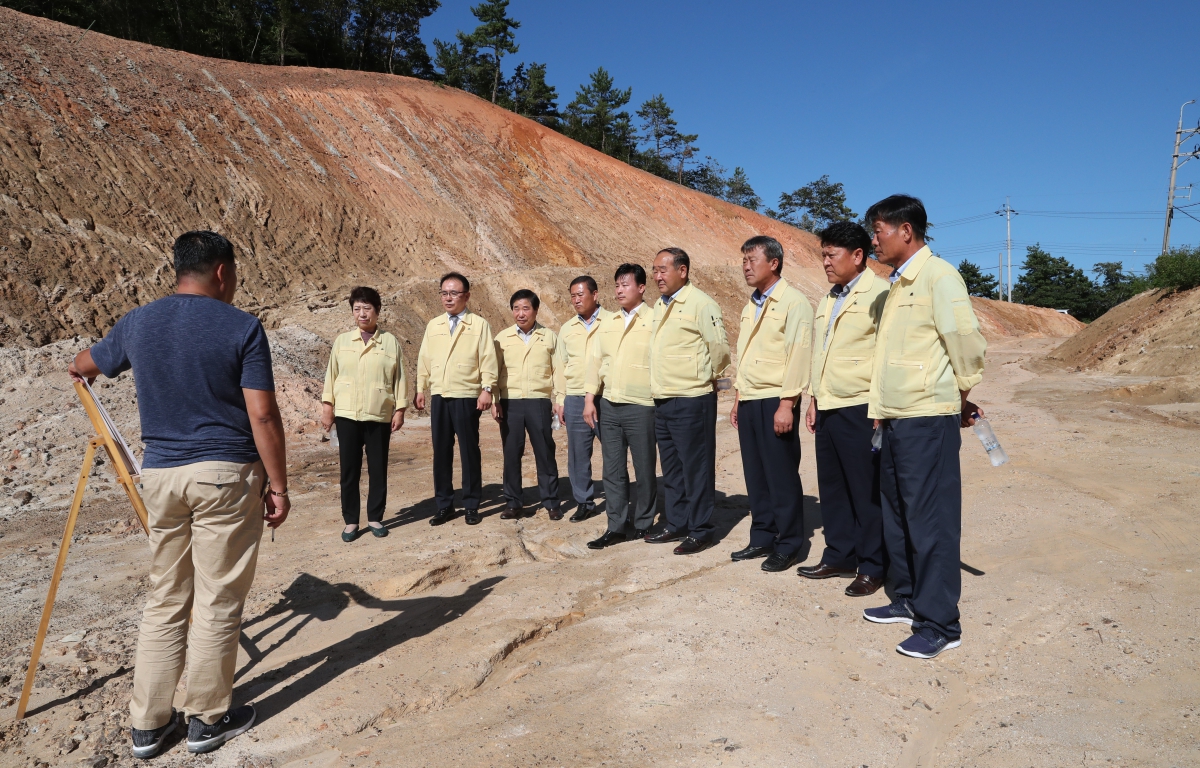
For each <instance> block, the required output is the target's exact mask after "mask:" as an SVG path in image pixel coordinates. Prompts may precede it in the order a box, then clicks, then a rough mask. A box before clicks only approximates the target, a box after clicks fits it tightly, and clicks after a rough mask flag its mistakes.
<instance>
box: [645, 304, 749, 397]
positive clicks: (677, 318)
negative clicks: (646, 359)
mask: <svg viewBox="0 0 1200 768" xmlns="http://www.w3.org/2000/svg"><path fill="white" fill-rule="evenodd" d="M729 362H730V360H729V342H728V341H727V340H726V338H725V325H724V324H723V323H722V322H721V308H720V307H719V306H717V302H715V301H713V300H712V298H711V297H710V296H709V295H708V294H706V293H704V292H703V291H701V290H700V289H699V288H696V287H695V286H694V285H692V284H691V283H688V284H687V285H685V286H683V287H682V288H680V289H679V292H678V293H676V294H675V298H674V299H672V300H671V303H670V304H664V303H663V301H662V299H661V298H660V299H658V300H657V301H655V302H654V338H653V340H652V341H651V343H650V392H651V394H652V395H653V397H655V398H664V397H700V396H701V395H707V394H708V393H709V392H715V391H716V390H715V388H714V387H713V382H714V381H716V380H717V379H718V378H720V376H721V372H722V371H724V370H725V369H726V368H727V367H728V366H729Z"/></svg>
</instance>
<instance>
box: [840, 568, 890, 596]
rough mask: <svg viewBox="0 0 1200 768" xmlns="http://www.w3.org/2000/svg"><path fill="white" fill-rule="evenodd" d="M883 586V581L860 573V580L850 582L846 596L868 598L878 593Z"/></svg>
mask: <svg viewBox="0 0 1200 768" xmlns="http://www.w3.org/2000/svg"><path fill="white" fill-rule="evenodd" d="M882 586H883V579H880V578H878V577H876V576H867V575H866V574H863V573H860V574H858V578H857V579H855V580H854V581H852V582H850V586H848V587H846V595H847V596H849V597H866V596H867V595H873V594H875V593H876V592H878V591H879V588H880V587H882Z"/></svg>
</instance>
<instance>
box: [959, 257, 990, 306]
mask: <svg viewBox="0 0 1200 768" xmlns="http://www.w3.org/2000/svg"><path fill="white" fill-rule="evenodd" d="M958 274H960V275H962V279H963V282H964V283H966V284H967V293H969V294H971V295H972V296H982V297H983V298H985V299H994V298H996V297H997V289H998V287H999V282H998V281H997V280H996V278H994V277H992V276H991V275H987V274H984V272H983V270H981V269H980V268H979V265H978V264H975V263H973V262H970V261H967V260H966V259H963V260H962V261H960V262H959V263H958Z"/></svg>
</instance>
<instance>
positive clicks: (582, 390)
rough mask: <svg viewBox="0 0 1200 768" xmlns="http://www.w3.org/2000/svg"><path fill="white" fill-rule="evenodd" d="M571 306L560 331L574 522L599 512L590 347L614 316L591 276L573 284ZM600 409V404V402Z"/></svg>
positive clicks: (562, 412)
mask: <svg viewBox="0 0 1200 768" xmlns="http://www.w3.org/2000/svg"><path fill="white" fill-rule="evenodd" d="M568 290H570V292H571V305H572V306H573V307H575V316H574V317H572V318H571V319H570V320H568V321H567V322H565V323H563V324H562V328H560V329H559V331H558V340H559V347H560V349H562V353H563V360H564V363H565V365H564V374H565V377H566V391H565V392H564V393H563V394H562V395H561V399H560V400H559V403H558V404H559V406H560V414H559V418H560V419H562V422H563V426H565V427H566V431H567V474H568V475H569V476H570V478H571V494H572V495H573V496H574V497H575V504H576V505H577V506H576V508H575V514H573V515H571V522H572V523H578V522H581V521H583V520H586V519H588V518H589V517H591V516H592V515H593V514H595V512H596V489H595V486H594V485H593V484H592V446H593V445H594V444H595V440H596V439H597V438H599V437H600V432H599V429H600V425H599V424H597V425H596V426H595V427H591V426H588V424H587V422H585V421H584V420H583V407H584V405H586V401H587V364H588V348H589V347H590V346H591V344H592V341H593V340H595V338H596V332H597V331H598V330H599V329H600V322H601V321H602V320H604V319H605V318H606V317H610V316H611V315H612V314H613V313H612V312H609V311H608V310H607V309H604V308H602V307H601V306H600V302H599V293H600V287H599V286H598V285H596V281H595V280H594V279H593V278H592V277H591V276H590V275H580V276H579V277H577V278H575V279H574V280H572V281H571V285H570V288H569V289H568ZM596 407H597V408H599V407H600V405H599V403H596Z"/></svg>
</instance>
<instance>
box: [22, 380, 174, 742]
mask: <svg viewBox="0 0 1200 768" xmlns="http://www.w3.org/2000/svg"><path fill="white" fill-rule="evenodd" d="M75 393H76V394H77V395H79V401H80V402H81V403H83V409H84V410H85V411H87V415H88V418H89V419H91V421H92V428H93V429H94V430H96V435H95V437H92V438H90V439H89V440H88V443H87V450H86V451H85V452H84V455H83V466H82V467H81V468H80V469H79V482H78V483H76V484H75V498H74V499H72V500H71V511H70V512H69V513H68V514H67V527H66V528H65V529H64V530H63V538H62V544H60V545H59V547H58V562H57V563H56V564H55V566H54V576H53V577H52V578H51V579H50V592H49V593H48V594H47V595H46V606H45V607H44V608H43V609H42V622H41V624H39V625H38V631H37V639H35V640H34V642H33V653H32V654H30V657H29V671H28V672H26V673H25V687H24V688H23V689H22V690H21V701H20V702H19V703H18V704H17V719H18V720H20V719H22V718H24V717H25V708H26V707H27V706H28V705H29V694H30V693H32V692H33V678H34V675H35V674H36V673H37V665H38V658H39V657H40V656H41V655H42V644H43V643H44V642H45V641H46V631H47V630H48V629H49V628H50V614H52V613H53V612H54V598H55V596H56V595H57V594H58V582H59V581H60V580H61V579H62V573H63V566H64V565H66V563H67V550H68V549H69V548H70V546H71V536H72V535H73V534H74V533H75V521H76V520H77V519H78V518H79V508H80V506H82V504H83V491H84V489H85V488H86V487H87V479H88V475H89V474H91V471H92V462H93V461H94V460H95V458H96V449H97V448H100V447H101V446H103V447H104V450H105V451H106V452H107V453H108V460H109V463H110V464H112V466H113V468H114V469H116V471H117V482H119V483H120V484H121V486H122V487H123V488H124V489H125V495H126V496H128V497H129V503H130V504H132V505H133V511H134V512H136V513H137V516H138V520H139V521H141V523H142V530H143V531H145V532H146V535H147V536H148V535H150V527H149V524H148V523H147V520H146V505H145V504H144V503H142V495H141V494H140V493H138V489H137V485H136V484H135V482H134V476H133V474H132V473H131V471H130V470H131V469H133V467H136V464H133V466H130V462H131V459H130V458H126V457H127V456H128V455H129V454H128V452H127V449H126V447H125V443H124V440H122V441H121V442H120V443H118V442H117V440H118V437H117V436H116V435H114V434H113V432H114V429H113V428H112V427H110V424H109V421H108V419H107V418H106V417H105V415H104V413H103V412H102V409H101V406H100V405H99V404H97V402H96V399H95V398H94V397H93V396H92V392H91V390H90V389H89V388H88V387H87V386H86V385H85V384H81V383H79V382H75Z"/></svg>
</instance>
